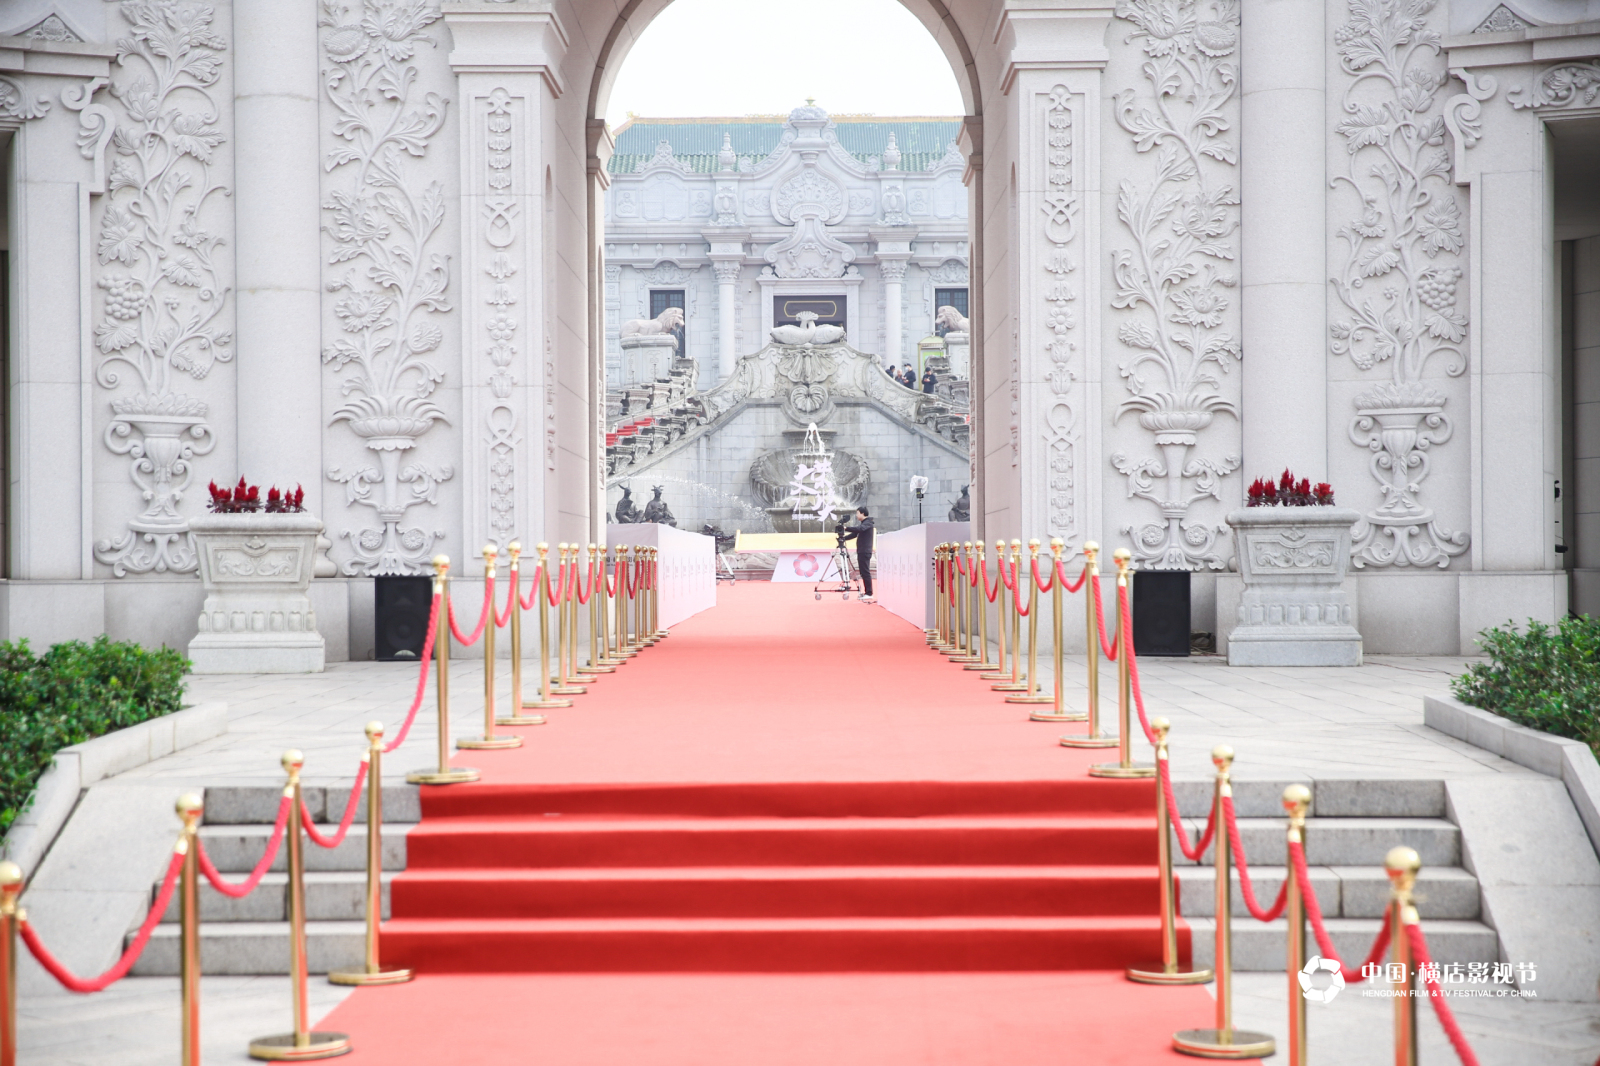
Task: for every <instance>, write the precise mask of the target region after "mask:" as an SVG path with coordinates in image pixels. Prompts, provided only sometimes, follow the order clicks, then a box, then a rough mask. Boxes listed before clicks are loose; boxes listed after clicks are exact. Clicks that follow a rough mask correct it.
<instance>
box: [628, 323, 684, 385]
mask: <svg viewBox="0 0 1600 1066" xmlns="http://www.w3.org/2000/svg"><path fill="white" fill-rule="evenodd" d="M618 344H619V345H620V346H621V348H622V384H623V385H625V386H626V385H648V384H650V383H651V382H653V381H656V380H658V379H661V380H665V379H666V378H667V376H668V375H669V374H670V373H671V371H672V360H673V359H675V358H677V355H678V338H677V337H674V336H673V335H672V334H670V333H657V334H654V335H646V336H636V337H623V338H622V340H620V341H619V342H618Z"/></svg>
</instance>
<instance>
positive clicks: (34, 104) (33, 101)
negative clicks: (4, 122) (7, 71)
mask: <svg viewBox="0 0 1600 1066" xmlns="http://www.w3.org/2000/svg"><path fill="white" fill-rule="evenodd" d="M49 111H50V100H49V98H48V97H44V96H34V97H29V95H28V91H27V89H25V88H24V87H23V85H22V83H21V82H19V81H17V80H16V79H14V78H4V77H0V119H12V120H14V121H18V122H27V121H29V120H31V119H36V118H43V117H44V116H45V115H46V114H47V113H48V112H49Z"/></svg>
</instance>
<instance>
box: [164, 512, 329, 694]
mask: <svg viewBox="0 0 1600 1066" xmlns="http://www.w3.org/2000/svg"><path fill="white" fill-rule="evenodd" d="M189 531H190V532H191V533H192V534H193V535H194V540H195V546H196V550H197V555H198V557H199V564H200V580H201V581H202V582H204V584H205V589H206V602H205V606H204V607H203V608H201V611H200V632H199V634H198V635H196V637H195V638H194V640H192V641H190V642H189V658H190V659H191V660H192V661H193V662H194V670H195V673H197V674H303V673H317V672H320V671H321V670H322V667H323V654H324V650H323V641H322V635H321V634H320V633H318V632H317V617H316V614H315V613H314V612H313V611H312V609H311V598H310V596H308V595H307V594H306V592H307V589H308V588H309V586H310V585H311V576H312V573H313V570H314V568H315V566H316V558H317V534H319V533H321V532H322V522H321V521H320V520H318V519H317V518H316V517H315V516H314V515H309V514H259V513H258V514H208V515H205V516H203V517H200V518H193V519H190V520H189Z"/></svg>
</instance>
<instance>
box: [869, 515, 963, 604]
mask: <svg viewBox="0 0 1600 1066" xmlns="http://www.w3.org/2000/svg"><path fill="white" fill-rule="evenodd" d="M971 535H972V534H971V529H970V527H969V526H968V524H967V523H966V522H928V523H926V524H924V525H920V526H907V527H906V528H905V529H897V530H895V531H894V532H893V533H879V534H878V540H877V549H878V571H877V574H876V575H875V576H874V579H873V590H872V591H873V592H874V593H876V595H877V599H878V602H879V603H880V604H882V605H883V606H884V607H887V608H888V609H889V610H890V611H891V612H893V613H894V614H897V615H899V616H900V617H901V618H904V619H905V620H906V621H907V622H910V623H911V624H912V625H914V626H916V627H917V628H918V629H932V628H933V604H934V595H935V591H936V590H935V588H934V574H933V549H934V547H935V546H937V545H939V544H943V543H944V542H946V541H964V540H966V539H967V538H968V537H970V536H971Z"/></svg>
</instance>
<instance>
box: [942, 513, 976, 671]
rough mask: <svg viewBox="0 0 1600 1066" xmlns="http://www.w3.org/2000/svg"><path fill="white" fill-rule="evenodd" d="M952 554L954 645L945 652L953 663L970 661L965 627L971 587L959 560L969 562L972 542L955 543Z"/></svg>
mask: <svg viewBox="0 0 1600 1066" xmlns="http://www.w3.org/2000/svg"><path fill="white" fill-rule="evenodd" d="M954 554H955V557H956V565H955V566H954V567H952V570H953V571H954V574H955V582H956V602H955V612H956V633H955V637H956V639H955V647H954V648H951V649H950V651H949V652H947V653H946V654H947V655H948V656H949V658H950V661H951V662H953V663H965V662H971V661H972V660H971V659H970V658H969V657H968V656H969V654H970V652H969V651H968V649H967V628H968V623H969V622H970V621H971V620H972V619H971V615H970V611H971V608H970V607H969V606H968V603H969V600H968V596H967V593H968V592H970V591H971V588H970V587H969V586H968V584H967V575H966V571H965V568H964V567H963V566H962V565H961V560H962V559H963V558H965V559H966V560H967V561H968V563H969V564H970V562H971V560H972V542H971V541H970V540H969V541H966V542H965V543H963V544H957V545H955V548H954Z"/></svg>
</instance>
